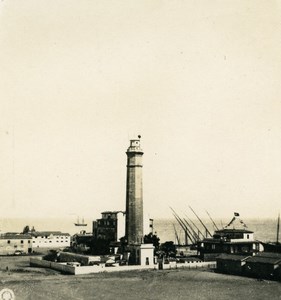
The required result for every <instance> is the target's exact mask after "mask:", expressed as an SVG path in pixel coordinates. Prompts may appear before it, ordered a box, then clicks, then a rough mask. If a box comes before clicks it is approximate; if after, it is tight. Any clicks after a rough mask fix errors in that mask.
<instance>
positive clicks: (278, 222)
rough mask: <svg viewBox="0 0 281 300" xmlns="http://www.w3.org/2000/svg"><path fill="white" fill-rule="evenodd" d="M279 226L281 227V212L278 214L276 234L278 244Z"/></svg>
mask: <svg viewBox="0 0 281 300" xmlns="http://www.w3.org/2000/svg"><path fill="white" fill-rule="evenodd" d="M279 227H280V212H279V214H278V221H277V236H276V244H277V245H278V244H279Z"/></svg>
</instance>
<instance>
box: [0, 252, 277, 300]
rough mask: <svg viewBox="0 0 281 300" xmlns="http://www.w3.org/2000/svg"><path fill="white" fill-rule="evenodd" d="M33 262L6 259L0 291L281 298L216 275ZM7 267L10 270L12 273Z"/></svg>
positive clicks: (263, 285)
mask: <svg viewBox="0 0 281 300" xmlns="http://www.w3.org/2000/svg"><path fill="white" fill-rule="evenodd" d="M28 262H29V258H28V257H1V258H0V290H1V289H3V288H10V289H12V290H13V291H14V293H15V295H16V299H17V300H18V299H23V300H25V299H34V300H35V299H36V300H40V299H281V283H280V282H274V281H258V280H256V279H251V278H245V277H238V276H229V275H222V274H217V273H215V272H212V271H210V270H204V269H200V270H183V269H182V270H165V271H153V270H151V271H132V272H120V273H119V272H118V273H101V274H93V275H80V276H73V275H62V274H60V273H58V272H56V271H53V270H48V269H41V268H30V267H29V263H28ZM7 265H8V266H9V270H8V271H7V270H6V267H7Z"/></svg>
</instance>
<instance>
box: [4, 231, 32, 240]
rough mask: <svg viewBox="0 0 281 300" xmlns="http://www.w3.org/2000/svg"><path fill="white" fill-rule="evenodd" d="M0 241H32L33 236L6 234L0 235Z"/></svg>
mask: <svg viewBox="0 0 281 300" xmlns="http://www.w3.org/2000/svg"><path fill="white" fill-rule="evenodd" d="M0 239H2V240H4V239H5V240H7V239H11V240H12V239H13V240H24V239H28V240H29V239H32V237H31V235H29V234H21V233H11V232H8V233H4V234H1V235H0Z"/></svg>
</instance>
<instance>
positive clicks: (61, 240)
mask: <svg viewBox="0 0 281 300" xmlns="http://www.w3.org/2000/svg"><path fill="white" fill-rule="evenodd" d="M30 234H31V236H32V249H33V250H36V248H66V247H70V234H69V233H62V232H60V231H35V232H32V233H30Z"/></svg>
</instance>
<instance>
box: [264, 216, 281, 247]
mask: <svg viewBox="0 0 281 300" xmlns="http://www.w3.org/2000/svg"><path fill="white" fill-rule="evenodd" d="M279 229H280V213H279V214H278V219H277V234H276V242H275V243H274V242H269V243H262V245H263V247H264V251H265V252H277V253H281V243H280V242H279Z"/></svg>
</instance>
